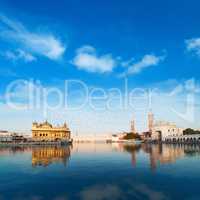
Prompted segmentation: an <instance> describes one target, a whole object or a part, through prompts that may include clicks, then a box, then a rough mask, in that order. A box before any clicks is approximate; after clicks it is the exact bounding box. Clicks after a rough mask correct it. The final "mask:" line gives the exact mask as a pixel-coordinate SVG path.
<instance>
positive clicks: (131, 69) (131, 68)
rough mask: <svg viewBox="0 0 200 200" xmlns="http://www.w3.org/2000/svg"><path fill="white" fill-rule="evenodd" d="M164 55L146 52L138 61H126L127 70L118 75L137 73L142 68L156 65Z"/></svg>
mask: <svg viewBox="0 0 200 200" xmlns="http://www.w3.org/2000/svg"><path fill="white" fill-rule="evenodd" d="M164 58H165V56H156V55H154V54H146V55H144V56H143V57H142V59H141V60H140V61H138V62H134V61H133V62H128V64H127V65H126V66H127V68H128V69H127V70H126V71H125V72H124V73H122V74H121V75H120V77H124V76H127V75H130V74H138V73H140V72H142V71H143V70H144V69H146V68H149V67H153V66H156V65H158V64H159V63H160V62H161V61H162V60H164Z"/></svg>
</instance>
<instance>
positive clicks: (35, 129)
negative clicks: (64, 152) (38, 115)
mask: <svg viewBox="0 0 200 200" xmlns="http://www.w3.org/2000/svg"><path fill="white" fill-rule="evenodd" d="M70 137H71V133H70V130H69V128H68V127H67V125H66V123H65V124H64V125H63V126H57V127H53V126H52V125H51V124H50V123H48V122H47V121H46V122H44V123H42V124H38V123H36V122H34V123H33V125H32V138H33V140H34V141H59V140H68V141H69V140H70Z"/></svg>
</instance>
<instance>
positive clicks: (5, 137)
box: [0, 130, 12, 142]
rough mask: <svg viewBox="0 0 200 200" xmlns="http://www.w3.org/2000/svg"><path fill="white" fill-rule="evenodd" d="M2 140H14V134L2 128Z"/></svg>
mask: <svg viewBox="0 0 200 200" xmlns="http://www.w3.org/2000/svg"><path fill="white" fill-rule="evenodd" d="M0 142H12V134H11V133H9V132H8V131H1V130H0Z"/></svg>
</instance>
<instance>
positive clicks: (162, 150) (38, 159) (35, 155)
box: [0, 143, 200, 171]
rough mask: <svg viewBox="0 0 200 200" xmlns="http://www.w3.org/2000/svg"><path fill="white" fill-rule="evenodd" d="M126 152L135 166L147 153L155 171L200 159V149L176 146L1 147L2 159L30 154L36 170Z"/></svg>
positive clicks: (197, 146) (91, 144) (199, 147)
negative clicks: (79, 158) (81, 156)
mask: <svg viewBox="0 0 200 200" xmlns="http://www.w3.org/2000/svg"><path fill="white" fill-rule="evenodd" d="M112 151H115V152H126V153H129V154H130V155H131V157H130V159H131V163H132V166H134V167H135V166H137V157H138V155H139V153H143V154H145V155H146V156H147V157H148V160H149V166H150V169H151V170H153V171H155V170H156V168H157V166H158V165H160V164H161V165H164V164H170V163H174V162H175V161H176V160H178V159H180V158H182V157H185V156H197V155H200V146H199V145H184V144H179V145H172V144H154V145H151V144H141V145H131V144H122V143H113V144H105V143H100V144H95V143H84V144H74V145H73V147H72V146H65V147H62V146H43V147H42V146H40V147H23V146H13V147H1V148H0V156H1V155H6V154H10V155H15V154H23V153H30V154H31V156H32V166H33V167H37V166H43V167H47V166H49V165H51V164H53V163H55V164H56V163H62V164H63V165H64V166H67V164H68V162H69V158H70V156H73V154H74V155H75V154H76V153H81V154H84V155H85V154H88V153H101V154H106V153H108V152H112Z"/></svg>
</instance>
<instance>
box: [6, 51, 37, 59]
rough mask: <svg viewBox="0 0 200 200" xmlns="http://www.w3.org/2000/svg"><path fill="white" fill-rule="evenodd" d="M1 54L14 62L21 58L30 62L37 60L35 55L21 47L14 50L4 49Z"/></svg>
mask: <svg viewBox="0 0 200 200" xmlns="http://www.w3.org/2000/svg"><path fill="white" fill-rule="evenodd" d="M3 56H5V57H6V58H7V59H8V60H11V61H14V62H15V61H18V60H23V61H24V62H32V61H35V60H37V58H36V57H35V56H33V55H32V54H30V53H28V52H25V51H23V50H21V49H17V50H16V51H6V52H5V53H4V54H3Z"/></svg>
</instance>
